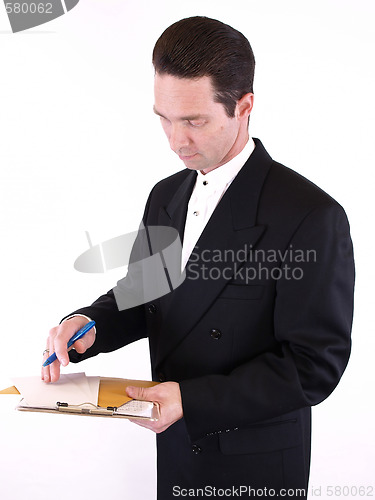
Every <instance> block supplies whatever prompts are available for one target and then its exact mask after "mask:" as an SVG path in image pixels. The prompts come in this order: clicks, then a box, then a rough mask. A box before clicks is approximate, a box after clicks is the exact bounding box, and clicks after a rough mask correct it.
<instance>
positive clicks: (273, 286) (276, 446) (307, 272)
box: [72, 139, 354, 500]
mask: <svg viewBox="0 0 375 500" xmlns="http://www.w3.org/2000/svg"><path fill="white" fill-rule="evenodd" d="M255 143H256V148H255V150H254V152H253V154H252V155H251V156H250V158H249V160H248V161H247V163H246V164H245V166H244V167H243V168H242V170H241V171H240V172H239V174H238V175H237V177H236V178H235V180H234V181H233V183H232V184H231V186H230V187H229V189H228V190H227V192H226V193H225V195H224V196H223V198H222V200H221V201H220V203H219V205H218V206H217V208H216V210H215V211H214V213H213V215H212V217H211V219H210V220H209V222H208V224H207V226H206V228H205V230H204V232H203V233H202V235H201V237H200V239H199V241H198V243H197V247H196V249H195V251H194V254H193V255H192V257H191V259H190V261H189V263H188V266H187V275H186V279H185V281H184V282H183V283H182V284H181V285H180V286H179V287H178V288H177V289H176V290H175V291H174V292H172V293H170V294H169V295H166V296H164V297H161V298H160V299H157V300H155V301H153V302H152V303H147V304H146V305H145V306H139V307H134V308H132V309H129V310H126V311H121V312H119V311H118V309H117V307H116V303H115V300H114V296H113V293H112V291H111V292H108V293H107V294H106V295H104V296H102V297H100V298H99V299H98V300H97V301H96V302H95V303H94V304H93V305H92V306H90V307H88V308H84V309H81V310H79V311H77V312H81V313H84V314H86V315H88V316H90V317H92V318H93V319H94V320H95V321H96V322H97V340H96V342H95V344H94V346H93V347H92V348H91V349H90V350H89V351H88V352H87V353H86V354H85V355H83V356H78V355H77V354H72V358H73V360H75V361H78V360H80V359H84V358H85V357H88V356H93V355H96V354H98V353H99V352H107V351H111V350H114V349H118V348H120V347H122V346H124V345H126V344H128V343H130V342H132V341H134V340H137V339H139V338H142V337H148V338H149V343H150V353H151V363H152V372H153V377H154V379H155V380H159V381H167V380H173V381H177V382H179V383H180V388H181V394H182V401H183V411H184V418H183V419H182V420H181V421H179V422H177V423H176V424H174V425H173V426H172V427H170V428H169V429H168V430H167V431H165V432H164V433H162V434H160V435H159V436H158V492H159V497H158V498H160V500H161V499H162V500H165V499H168V498H175V496H173V491H174V493H177V492H178V490H177V489H175V490H173V487H174V486H176V488H178V487H180V488H193V487H202V488H204V487H207V488H209V487H210V486H211V487H212V488H213V487H217V488H233V487H240V486H242V485H244V486H245V485H247V486H251V487H254V488H255V487H256V488H265V487H268V488H271V487H272V488H275V489H279V488H306V487H307V480H308V472H309V461H310V407H311V406H312V405H316V404H317V403H320V402H321V401H322V400H324V399H325V398H326V397H327V396H328V395H329V394H330V393H331V392H332V391H333V389H334V388H335V387H336V385H337V383H338V381H339V379H340V377H341V375H342V373H343V371H344V369H345V367H346V364H347V362H348V358H349V353H350V331H351V322H352V307H353V284H354V264H353V253H352V244H351V239H350V234H349V225H348V222H347V218H346V215H345V212H344V210H343V209H342V207H341V206H340V205H339V204H338V203H337V202H336V201H335V200H333V199H332V198H331V197H330V196H328V195H327V194H326V193H324V192H323V191H322V190H321V189H319V188H318V187H317V186H315V185H314V184H312V183H311V182H309V181H308V180H306V179H305V178H303V177H301V176H300V175H298V174H297V173H295V172H293V171H292V170H290V169H288V168H286V167H284V166H282V165H280V164H279V163H276V162H275V161H273V160H272V159H271V157H270V156H269V155H268V153H267V152H266V150H265V149H264V147H263V145H262V143H261V142H260V141H259V140H257V139H255ZM222 168H225V166H224V167H222ZM195 177H196V173H195V172H192V171H189V170H183V171H181V172H179V173H177V174H175V175H172V176H171V177H169V178H167V179H164V180H163V181H161V182H160V183H158V184H157V185H156V186H155V187H154V189H153V190H152V192H151V194H150V197H149V199H148V202H147V205H146V210H145V214H144V224H145V225H146V226H147V225H168V226H173V227H175V228H176V229H177V230H178V231H179V232H180V234H181V236H183V230H184V223H185V218H186V211H187V203H188V200H189V198H190V195H191V192H192V189H193V186H194V181H195ZM234 496H235V494H234Z"/></svg>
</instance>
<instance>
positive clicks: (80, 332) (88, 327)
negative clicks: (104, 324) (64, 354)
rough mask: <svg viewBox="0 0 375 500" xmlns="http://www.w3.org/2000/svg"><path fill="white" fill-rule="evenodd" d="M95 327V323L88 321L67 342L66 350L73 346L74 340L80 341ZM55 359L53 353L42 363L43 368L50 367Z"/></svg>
mask: <svg viewBox="0 0 375 500" xmlns="http://www.w3.org/2000/svg"><path fill="white" fill-rule="evenodd" d="M94 325H95V321H89V322H88V323H87V324H86V325H85V326H84V327H83V328H81V329H80V330H78V332H76V333H75V334H74V335H73V337H72V338H71V339H70V340H69V342H68V349H69V347H72V345H73V344H74V342H75V341H76V340H79V339H81V338H82V337H83V336H84V335H85V334H86V333H87V332H88V331H89V330H91V328H92V327H93V326H94ZM56 359H57V356H56V353H55V352H54V353H53V354H51V356H50V357H49V358H47V359H46V360H45V362H44V363H43V366H48V365H50V364H51V363H53V362H54V361H56Z"/></svg>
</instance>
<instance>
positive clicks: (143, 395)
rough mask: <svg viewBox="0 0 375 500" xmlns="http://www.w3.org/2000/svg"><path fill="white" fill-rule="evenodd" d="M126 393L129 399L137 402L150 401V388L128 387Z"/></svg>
mask: <svg viewBox="0 0 375 500" xmlns="http://www.w3.org/2000/svg"><path fill="white" fill-rule="evenodd" d="M126 393H127V395H128V396H129V397H131V398H133V399H138V400H139V401H152V396H151V388H147V387H135V386H133V385H129V386H128V387H127V388H126Z"/></svg>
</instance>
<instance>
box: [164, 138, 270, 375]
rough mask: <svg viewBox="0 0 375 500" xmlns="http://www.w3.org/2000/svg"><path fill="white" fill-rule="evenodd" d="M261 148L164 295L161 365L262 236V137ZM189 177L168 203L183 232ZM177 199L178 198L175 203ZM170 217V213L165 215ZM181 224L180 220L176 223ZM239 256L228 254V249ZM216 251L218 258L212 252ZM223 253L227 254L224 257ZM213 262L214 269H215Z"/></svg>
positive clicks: (266, 159)
mask: <svg viewBox="0 0 375 500" xmlns="http://www.w3.org/2000/svg"><path fill="white" fill-rule="evenodd" d="M255 142H256V148H255V150H254V152H253V154H252V155H251V156H250V158H249V160H248V161H247V162H246V164H245V165H244V167H243V168H242V169H241V171H240V172H239V174H238V175H237V177H236V178H235V180H234V181H233V183H232V184H231V186H230V187H229V189H228V190H227V192H226V193H225V194H224V196H223V198H222V199H221V201H220V203H219V204H218V206H217V207H216V209H215V211H214V213H213V214H212V216H211V218H210V220H209V222H208V224H207V226H206V228H205V229H204V231H203V233H202V235H201V237H200V238H199V240H198V242H197V245H196V249H195V250H194V251H193V253H192V256H191V257H190V260H189V262H188V264H187V268H186V279H185V281H184V282H183V283H182V284H181V285H180V286H179V287H178V288H177V289H176V290H175V291H174V292H173V293H171V294H169V295H167V296H165V297H164V298H163V299H161V303H162V305H163V304H164V305H163V307H162V309H163V313H165V314H166V315H165V319H164V321H163V327H162V331H161V333H160V335H161V337H160V339H159V342H158V344H159V350H158V353H157V357H156V366H157V365H158V364H159V363H160V362H161V361H162V360H163V359H164V358H165V357H166V356H167V355H168V353H169V352H171V351H172V350H173V349H174V348H176V347H177V345H178V344H179V343H180V342H181V341H182V340H183V339H184V337H185V336H186V335H187V334H188V333H189V332H190V331H191V330H192V328H194V326H195V325H196V323H197V322H198V321H199V320H200V318H201V317H202V316H203V314H204V313H205V312H206V311H207V309H208V308H209V307H210V305H211V304H212V303H213V302H214V300H215V299H216V297H217V296H218V295H219V294H220V292H221V291H222V289H223V288H224V286H225V285H226V284H227V283H228V281H229V280H230V279H232V277H233V275H234V274H235V272H236V271H237V270H238V269H240V267H241V266H242V265H243V264H244V262H245V261H246V260H247V257H248V253H249V252H246V253H247V255H246V253H245V252H243V251H241V252H239V250H243V249H248V250H249V249H251V248H252V247H254V246H255V245H256V243H257V241H258V240H259V239H260V237H261V235H262V234H263V232H264V230H265V227H264V226H261V225H257V223H256V216H257V207H258V203H259V198H260V194H261V190H262V186H263V184H264V181H265V179H266V176H267V173H268V171H269V168H270V166H271V162H272V159H271V157H270V156H269V155H268V153H267V152H266V150H265V149H264V147H263V145H262V144H261V142H260V141H259V140H255ZM188 179H189V177H188V178H187V179H185V181H184V183H183V185H182V186H183V187H182V186H181V188H180V189H179V190H178V192H176V195H177V194H178V193H180V194H182V193H183V197H182V200H181V202H182V203H183V206H182V203H180V204H179V203H178V199H177V198H176V196H175V197H174V198H173V199H172V200H171V203H170V204H169V205H168V207H167V210H166V213H167V214H169V215H168V216H169V222H170V224H171V223H172V225H173V226H174V227H176V228H177V229H178V230H179V231H181V232H180V234H183V229H184V225H185V218H186V212H187V203H188V200H189V198H190V195H191V192H192V189H193V186H194V182H195V177H194V182H193V183H192V184H191V182H192V180H191V179H190V184H189V181H188ZM172 202H173V203H172ZM161 219H164V223H165V222H166V221H167V219H166V218H165V214H163V216H162V217H161ZM175 224H176V225H175ZM229 249H230V250H231V252H230V255H234V256H236V259H231V260H229V261H228V259H225V258H224V256H225V255H226V254H227V255H228V250H229ZM213 255H215V256H216V257H218V258H215V261H214V262H213V261H212V257H213ZM221 257H222V258H221ZM213 268H214V269H213Z"/></svg>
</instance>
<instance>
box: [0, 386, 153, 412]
mask: <svg viewBox="0 0 375 500" xmlns="http://www.w3.org/2000/svg"><path fill="white" fill-rule="evenodd" d="M157 384H158V382H151V381H146V380H130V379H122V378H110V377H100V383H99V393H98V404H97V405H94V404H92V403H86V402H82V403H81V404H78V405H77V404H75V405H70V404H69V401H56V404H55V406H48V407H47V406H36V405H34V406H30V405H28V404H27V403H26V402H25V400H24V399H21V401H20V402H19V404H18V405H17V406H16V410H19V411H33V412H43V413H57V414H68V415H81V416H93V417H112V418H128V419H129V418H131V419H139V420H149V421H156V420H158V419H159V417H160V409H159V405H158V404H157V403H155V402H152V401H139V400H134V399H132V398H130V397H129V396H128V395H127V394H126V388H127V386H129V385H132V386H136V387H145V388H147V387H153V386H154V385H157ZM0 394H20V393H19V391H18V389H17V388H16V387H9V388H8V389H4V390H3V391H0Z"/></svg>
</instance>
